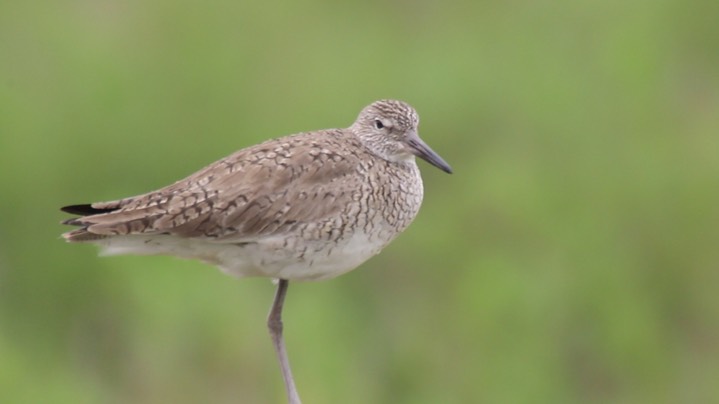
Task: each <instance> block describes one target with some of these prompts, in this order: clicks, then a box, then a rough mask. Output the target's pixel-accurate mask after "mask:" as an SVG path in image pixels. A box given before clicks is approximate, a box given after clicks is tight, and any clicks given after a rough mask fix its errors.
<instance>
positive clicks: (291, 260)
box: [96, 232, 392, 281]
mask: <svg viewBox="0 0 719 404" xmlns="http://www.w3.org/2000/svg"><path fill="white" fill-rule="evenodd" d="M391 239H392V237H391V236H390V235H389V234H377V235H372V236H368V235H366V234H364V233H362V232H360V233H355V234H353V235H352V236H350V237H348V239H346V240H340V241H338V242H336V243H335V242H329V243H328V242H326V241H317V242H309V243H307V242H304V243H302V245H301V246H299V245H293V241H292V239H290V240H285V238H282V237H279V236H274V237H267V238H264V239H261V240H258V241H257V242H253V243H245V244H243V243H236V244H234V243H226V242H216V241H208V240H203V239H187V238H178V237H173V236H168V235H147V236H138V235H133V236H117V237H113V238H108V239H102V240H98V241H97V242H96V243H97V244H98V245H100V246H102V247H103V255H122V254H134V255H173V256H177V257H182V258H189V259H198V260H201V261H204V262H206V263H209V264H213V265H216V266H218V267H219V268H220V269H221V270H222V271H223V272H225V273H227V274H229V275H233V276H236V277H250V276H260V277H268V278H280V279H288V280H305V281H309V280H321V279H328V278H333V277H335V276H338V275H342V274H343V273H346V272H348V271H351V270H352V269H355V268H357V267H358V266H359V265H361V264H362V263H363V262H365V261H367V260H368V259H369V258H371V257H372V256H374V255H376V254H377V253H379V252H380V251H381V250H382V248H383V247H384V246H386V245H387V244H388V243H389V242H390V241H391ZM300 240H301V239H297V242H300Z"/></svg>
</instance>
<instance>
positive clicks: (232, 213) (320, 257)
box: [61, 100, 452, 404]
mask: <svg viewBox="0 0 719 404" xmlns="http://www.w3.org/2000/svg"><path fill="white" fill-rule="evenodd" d="M418 124H419V116H418V115H417V112H416V111H415V110H414V108H412V107H411V106H409V105H408V104H406V103H404V102H402V101H397V100H381V101H376V102H374V103H372V104H370V105H369V106H367V107H365V108H364V109H363V110H362V111H361V112H360V114H359V116H358V117H357V120H356V121H355V122H354V123H353V124H352V125H351V126H350V127H348V128H345V129H326V130H319V131H314V132H304V133H298V134H295V135H290V136H286V137H281V138H278V139H274V140H269V141H266V142H264V143H261V144H258V145H255V146H251V147H248V148H245V149H242V150H239V151H237V152H235V153H234V154H231V155H230V156H228V157H226V158H224V159H221V160H219V161H217V162H215V163H213V164H210V165H209V166H207V167H205V168H203V169H201V170H199V171H197V172H196V173H194V174H192V175H190V176H189V177H187V178H185V179H182V180H180V181H177V182H175V183H174V184H172V185H169V186H167V187H164V188H160V189H158V190H156V191H152V192H148V193H146V194H142V195H138V196H133V197H129V198H124V199H119V200H115V201H110V202H96V203H91V204H82V205H70V206H65V207H63V208H61V209H62V210H63V211H64V212H67V213H72V214H75V215H79V217H74V218H71V219H68V220H65V221H64V222H63V224H67V225H72V226H78V227H79V228H78V229H75V230H72V231H69V232H67V233H64V234H63V237H64V238H65V240H67V241H68V242H71V243H93V244H97V245H99V246H100V247H101V248H102V250H103V252H104V254H106V255H115V254H136V255H173V256H178V257H182V258H190V259H198V260H201V261H204V262H207V263H210V264H213V265H216V266H218V267H219V268H220V269H221V270H222V271H224V272H226V273H228V274H230V275H233V276H236V277H249V276H260V277H267V278H272V279H276V280H277V281H278V285H277V290H276V293H275V297H274V301H273V303H272V306H271V308H270V312H269V315H268V318H267V325H268V328H269V331H270V335H271V337H272V341H273V346H274V348H275V351H276V354H277V358H278V361H279V364H280V369H281V371H282V376H283V380H284V383H285V389H286V392H287V397H288V402H289V403H290V404H299V403H300V398H299V394H298V393H297V388H296V386H295V382H294V379H293V377H292V371H291V369H290V364H289V360H288V357H287V351H286V349H285V344H284V338H283V336H282V306H283V304H284V299H285V295H286V293H287V287H288V282H289V281H290V280H292V281H310V280H321V279H328V278H332V277H335V276H338V275H341V274H343V273H345V272H347V271H350V270H352V269H354V268H356V267H358V266H359V265H360V264H362V263H363V262H365V261H366V260H368V259H369V258H371V257H372V256H374V255H376V254H378V253H379V252H380V251H381V250H382V249H383V248H384V247H385V246H387V244H389V243H390V242H391V241H392V240H393V239H394V238H395V237H397V235H399V234H400V233H401V232H402V231H403V230H404V229H406V228H407V226H408V225H409V224H410V222H412V220H413V219H414V218H415V216H416V215H417V212H418V211H419V207H420V204H421V202H422V196H423V186H422V178H421V176H420V172H419V168H418V167H417V164H416V162H415V157H420V158H421V159H424V160H426V161H427V162H429V163H430V164H432V165H433V166H435V167H437V168H439V169H441V170H443V171H445V172H447V173H451V172H452V169H451V168H450V166H449V164H447V163H446V162H445V161H444V160H443V159H442V158H441V157H440V156H439V155H438V154H437V153H435V152H434V151H433V150H432V149H431V148H430V147H429V146H427V144H426V143H425V142H423V141H422V140H421V139H420V138H419V135H418V133H417V127H418Z"/></svg>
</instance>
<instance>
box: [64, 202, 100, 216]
mask: <svg viewBox="0 0 719 404" xmlns="http://www.w3.org/2000/svg"><path fill="white" fill-rule="evenodd" d="M60 210H61V211H63V212H65V213H71V214H73V215H81V216H88V215H96V214H98V213H105V212H107V210H105V209H95V208H93V207H92V205H91V204H89V203H86V204H81V205H68V206H63V207H62V208H60Z"/></svg>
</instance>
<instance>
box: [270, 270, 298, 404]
mask: <svg viewBox="0 0 719 404" xmlns="http://www.w3.org/2000/svg"><path fill="white" fill-rule="evenodd" d="M288 285H289V282H288V281H287V279H280V282H279V283H278V284H277V292H275V301H274V302H273V303H272V308H271V309H270V315H269V316H268V317H267V328H269V329H270V336H271V337H272V344H273V345H274V347H275V352H277V359H278V360H279V361H280V369H281V370H282V378H283V379H284V381H285V389H286V390H287V402H288V403H289V404H302V402H301V401H300V396H299V394H297V387H295V380H294V378H293V377H292V370H291V369H290V360H289V359H288V358H287V349H286V348H285V340H284V338H282V305H283V304H284V302H285V295H286V294H287V286H288Z"/></svg>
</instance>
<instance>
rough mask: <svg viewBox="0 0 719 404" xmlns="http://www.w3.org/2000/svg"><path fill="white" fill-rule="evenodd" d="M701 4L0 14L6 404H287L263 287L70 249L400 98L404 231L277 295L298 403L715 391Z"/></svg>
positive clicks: (659, 398)
mask: <svg viewBox="0 0 719 404" xmlns="http://www.w3.org/2000/svg"><path fill="white" fill-rule="evenodd" d="M717 21H719V2H716V1H683V0H659V1H656V0H651V1H650V0H643V1H642V0H639V1H629V2H626V1H605V2H596V1H551V2H550V1H530V0H518V1H511V2H487V1H471V0H465V1H454V2H439V1H435V2H431V1H416V2H411V1H376V0H375V1H355V2H331V1H326V0H325V1H322V0H312V1H303V2H289V1H287V2H273V1H268V2H254V3H250V2H238V1H215V2H200V1H167V0H148V1H138V0H131V1H125V2H121V1H107V0H105V1H88V0H79V1H66V0H65V1H55V2H50V1H44V2H43V1H34V0H30V1H14V2H10V1H5V2H2V3H0V184H2V190H1V191H0V211H1V212H2V219H0V402H3V403H170V402H171V403H198V402H213V403H237V402H240V403H280V402H283V401H284V390H283V387H282V382H281V378H280V374H279V370H278V366H277V364H276V363H275V357H274V353H273V351H272V346H271V344H270V340H269V337H268V335H267V331H266V329H265V316H266V313H267V310H268V308H269V305H270V302H271V300H272V296H273V293H274V286H273V285H272V284H271V283H270V282H269V281H268V280H265V279H245V280H240V281H237V280H234V279H232V278H230V277H227V276H225V275H222V274H221V273H219V271H217V270H215V269H214V268H212V267H209V266H207V265H204V264H201V263H197V262H191V261H182V260H179V259H174V258H168V257H113V258H98V257H97V254H96V249H95V248H94V247H93V246H82V245H67V244H65V243H64V242H63V241H62V240H60V239H59V234H60V233H61V232H62V231H64V230H66V229H65V228H64V227H63V226H61V225H60V224H59V221H60V220H62V219H63V218H66V217H67V215H63V214H62V213H61V212H59V211H58V208H59V207H60V206H62V205H66V204H72V203H82V202H90V201H98V200H110V199H116V198H119V197H124V196H128V195H134V194H139V193H143V192H146V191H149V190H151V189H154V188H157V187H160V186H164V185H167V184H169V183H171V182H173V181H175V180H177V179H179V178H181V177H183V176H185V175H187V174H189V173H191V172H193V171H195V170H196V169H199V168H200V167H202V166H204V165H206V164H208V163H210V162H212V161H214V160H216V159H218V158H221V157H224V156H225V155H227V154H230V153H231V152H232V151H234V150H236V149H239V148H242V147H245V146H248V145H251V144H254V143H257V142H260V141H262V140H265V139H268V138H272V137H277V136H281V135H285V134H289V133H294V132H299V131H305V130H312V129H320V128H326V127H344V126H347V125H349V124H350V123H351V122H352V121H353V120H354V118H355V116H356V115H357V113H358V112H359V110H360V109H361V108H362V107H363V106H365V105H366V104H368V103H370V102H371V101H373V100H376V99H380V98H388V97H391V98H399V99H403V100H406V101H408V102H410V103H411V104H412V105H414V106H415V107H416V108H417V110H418V111H419V113H420V115H421V117H422V124H421V128H420V132H421V134H422V136H423V138H424V139H425V140H426V141H427V142H428V143H429V144H430V145H432V147H433V148H434V149H435V150H437V151H438V152H439V153H440V154H441V155H442V156H443V157H444V158H445V159H446V160H447V161H448V162H450V164H452V166H453V168H454V169H455V174H454V175H451V176H448V175H446V174H444V173H442V172H440V171H439V170H436V169H434V168H433V167H430V166H428V165H427V164H425V163H421V166H422V167H421V168H422V170H423V172H424V178H425V188H426V196H425V201H424V206H423V210H422V212H421V213H420V215H419V217H418V218H417V220H416V221H415V223H414V224H413V225H412V226H411V227H410V228H409V230H408V231H407V232H406V233H405V234H404V235H403V236H401V237H400V238H399V239H398V240H397V241H396V242H395V243H394V244H393V245H391V246H390V247H389V248H387V249H386V250H385V251H384V252H383V253H382V254H381V255H379V256H378V257H376V258H374V259H372V260H370V261H369V262H368V263H366V264H365V265H363V266H362V267H361V268H360V269H358V270H356V271H354V272H351V273H349V274H347V275H345V276H342V277H340V278H337V279H335V280H331V281H326V282H320V283H304V284H299V283H297V284H293V285H291V287H290V290H289V296H288V303H287V307H286V310H285V327H286V336H287V340H288V349H289V352H290V357H291V360H292V363H293V367H294V371H295V376H296V379H297V383H298V386H299V389H300V393H301V395H302V397H303V399H304V401H305V402H306V403H309V404H314V403H413V404H416V403H478V402H482V403H578V402H582V403H607V402H611V403H716V402H719V383H717V380H719V298H718V297H717V294H718V293H719V24H717Z"/></svg>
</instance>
